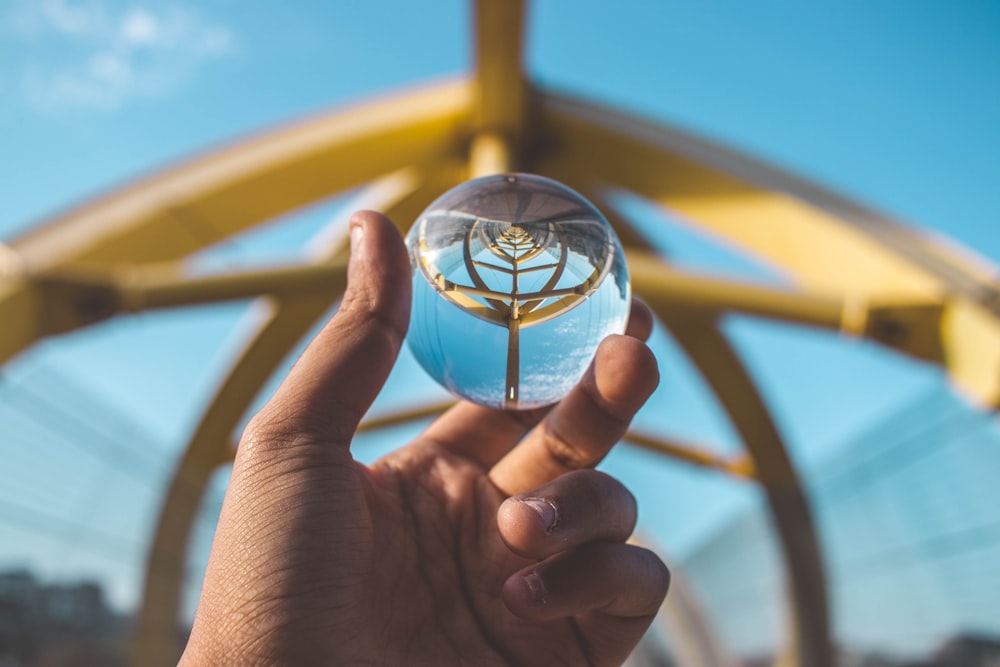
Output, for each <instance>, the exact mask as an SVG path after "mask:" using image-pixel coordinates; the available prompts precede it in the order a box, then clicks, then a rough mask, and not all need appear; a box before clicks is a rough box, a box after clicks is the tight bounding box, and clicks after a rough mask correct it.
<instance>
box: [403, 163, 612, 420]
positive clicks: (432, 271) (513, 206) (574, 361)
mask: <svg viewBox="0 0 1000 667" xmlns="http://www.w3.org/2000/svg"><path fill="white" fill-rule="evenodd" d="M406 244H407V247H408V249H409V253H410V261H411V262H412V265H413V312H412V316H411V320H410V332H409V335H408V336H407V340H408V342H409V346H410V349H411V350H412V352H413V354H414V356H415V357H416V359H417V360H418V361H419V362H420V364H421V365H422V366H423V367H424V369H425V370H426V371H427V372H428V373H429V374H430V375H431V376H432V377H433V378H434V379H435V380H437V381H438V382H439V383H441V384H442V385H443V386H444V387H445V388H447V389H448V390H449V391H451V392H452V393H454V394H456V395H458V396H459V397H461V398H464V399H467V400H469V401H473V402H475V403H479V404H481V405H486V406H490V407H495V408H508V409H526V408H534V407H540V406H543V405H548V404H550V403H554V402H556V401H558V400H560V399H561V398H563V397H564V396H565V395H566V394H567V393H568V392H569V390H570V389H572V387H573V385H575V384H576V383H577V381H578V380H579V379H580V378H581V377H582V376H583V373H584V372H585V371H586V370H587V366H588V365H589V364H590V361H591V359H592V358H593V356H594V352H595V351H596V350H597V346H598V344H599V343H600V342H601V340H603V339H604V337H605V336H608V335H609V334H615V333H623V332H624V331H625V325H626V323H627V320H628V314H629V305H630V286H629V279H628V269H627V267H626V265H625V253H624V252H623V250H622V247H621V243H620V242H619V241H618V237H617V236H616V235H615V232H614V230H613V229H612V228H611V225H610V224H608V221H607V220H606V219H605V218H604V216H603V215H601V213H600V211H598V210H597V209H596V208H595V207H594V205H593V204H591V203H590V202H589V201H587V200H586V199H584V198H583V197H582V196H581V195H579V194H578V193H576V192H575V191H573V190H571V189H570V188H568V187H566V186H565V185H562V184H561V183H557V182H556V181H553V180H551V179H548V178H543V177H541V176H534V175H531V174H498V175H494V176H486V177H483V178H477V179H474V180H471V181H468V182H466V183H463V184H461V185H459V186H458V187H456V188H453V189H451V190H449V191H448V192H446V193H445V194H443V195H442V196H441V197H439V198H438V199H437V200H435V201H434V203H432V204H431V205H430V206H429V207H428V208H427V210H425V211H424V212H423V213H422V214H421V215H420V217H419V218H418V219H417V221H416V223H415V224H414V225H413V227H412V228H411V229H410V232H409V234H408V235H407V238H406Z"/></svg>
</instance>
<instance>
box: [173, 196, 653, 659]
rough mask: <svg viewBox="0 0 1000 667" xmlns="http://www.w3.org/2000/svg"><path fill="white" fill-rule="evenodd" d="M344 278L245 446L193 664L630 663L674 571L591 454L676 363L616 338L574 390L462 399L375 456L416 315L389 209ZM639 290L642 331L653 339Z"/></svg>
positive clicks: (357, 243) (357, 245)
mask: <svg viewBox="0 0 1000 667" xmlns="http://www.w3.org/2000/svg"><path fill="white" fill-rule="evenodd" d="M351 229H352V235H351V238H352V256H351V262H350V266H349V269H348V283H349V286H348V289H347V292H346V293H345V295H344V298H343V300H342V302H341V306H340V308H339V310H338V312H337V314H336V315H335V316H334V317H333V318H332V319H331V320H330V322H329V323H328V324H327V325H326V327H325V328H324V329H323V331H322V332H321V333H320V334H319V335H318V336H317V338H316V339H315V340H314V341H313V342H312V343H311V344H310V346H309V348H308V349H307V350H306V351H305V353H304V354H303V355H302V357H301V358H300V359H299V361H298V362H297V363H296V365H295V367H294V368H293V369H292V371H291V372H290V373H289V376H288V377H287V379H286V380H285V382H284V383H283V384H282V385H281V387H280V388H279V389H278V391H277V392H276V393H275V395H274V397H273V398H272V399H271V401H270V402H269V403H268V404H267V405H266V406H265V407H264V408H263V409H262V410H261V411H260V413H258V414H257V415H256V416H255V417H254V418H253V419H252V420H251V423H250V424H249V426H248V427H247V429H246V432H245V433H244V436H243V439H242V441H241V443H240V447H239V451H238V453H237V456H236V462H235V464H234V467H233V473H232V479H231V482H230V485H229V489H228V491H227V493H226V499H225V502H224V503H223V507H222V515H221V517H220V519H219V525H218V530H217V533H216V537H215V543H214V545H213V548H212V555H211V558H210V560H209V565H208V571H207V573H206V577H205V584H204V589H203V593H202V598H201V604H200V606H199V609H198V614H197V617H196V620H195V625H194V629H193V631H192V635H191V640H190V642H189V643H188V646H187V649H186V651H185V654H184V657H183V659H182V664H184V665H195V664H198V665H213V666H216V665H251V664H268V665H272V664H281V665H312V664H323V665H348V664H352V665H353V664H365V665H435V666H437V665H457V664H469V665H517V666H519V667H524V666H531V665H545V666H550V665H612V664H615V665H616V664H620V663H621V662H622V661H623V660H624V659H625V658H626V657H627V656H628V654H629V652H630V651H631V650H632V647H633V646H634V645H635V644H636V642H638V640H639V638H640V637H641V636H642V634H643V633H644V632H645V630H646V628H647V627H648V626H649V623H650V622H651V620H652V618H653V616H654V615H655V614H656V612H657V610H658V608H659V606H660V604H661V602H662V600H663V598H664V596H665V595H666V591H667V585H668V580H669V574H668V572H667V570H666V567H665V566H664V565H663V563H662V562H661V561H660V560H659V559H658V558H657V557H656V556H655V555H654V554H652V553H651V552H649V551H647V550H645V549H641V548H639V547H635V546H632V545H629V544H626V543H625V540H626V539H627V538H628V536H629V535H630V533H631V532H632V529H633V527H634V524H635V520H636V507H635V501H634V500H633V498H632V496H631V495H630V494H629V492H628V491H626V490H625V488H624V487H623V486H622V485H621V484H620V483H618V482H617V481H615V480H614V479H612V478H611V477H609V476H607V475H605V474H603V473H600V472H597V471H595V470H593V469H592V467H593V466H594V465H595V464H596V463H597V462H598V461H600V460H601V459H602V458H603V456H604V455H605V454H606V453H607V451H608V450H609V449H610V448H611V447H612V446H613V445H614V443H615V442H617V441H618V439H619V438H620V437H621V436H622V435H623V434H624V432H625V429H626V428H627V426H628V424H629V421H630V420H631V418H632V417H633V415H634V414H635V412H636V411H637V410H638V409H639V407H640V406H641V405H642V404H643V403H644V402H645V400H646V399H647V398H648V396H649V394H650V393H652V391H653V389H654V388H655V387H656V384H657V382H658V380H659V375H658V372H657V370H656V362H655V360H654V358H653V356H652V354H651V353H650V352H649V349H648V348H647V347H646V346H645V345H644V344H643V343H642V342H641V341H640V340H639V339H638V338H635V337H629V336H612V337H610V338H608V339H607V340H605V341H604V342H603V343H602V345H601V347H600V348H599V350H598V352H597V355H596V358H595V361H594V363H593V364H592V366H591V368H590V371H589V372H588V373H587V375H586V376H585V377H584V379H583V380H581V382H580V383H579V385H578V386H577V387H576V388H575V389H574V390H573V391H572V393H571V394H570V395H569V396H567V397H566V398H565V399H564V400H563V401H562V402H561V403H559V404H558V405H556V406H555V407H552V408H546V409H541V410H535V411H528V412H503V411H496V410H490V409H487V408H483V407H479V406H476V405H472V404H468V403H460V404H458V405H456V406H455V407H454V408H452V409H451V410H450V411H448V412H447V413H446V414H444V415H442V416H441V417H440V418H439V419H438V420H437V421H435V422H434V423H433V424H432V425H431V426H430V427H429V428H428V429H427V430H426V431H425V432H424V433H423V434H422V435H421V436H419V437H418V438H417V439H416V440H415V441H414V442H412V443H410V444H409V445H407V446H405V447H403V448H402V449H400V450H398V451H396V452H394V453H392V454H390V455H389V456H386V457H385V458H383V459H381V460H380V461H378V462H377V463H375V464H374V465H372V466H371V467H366V466H364V465H362V464H360V463H357V462H355V461H354V460H353V458H352V457H351V452H350V449H349V446H350V443H351V438H352V437H353V435H354V431H355V429H356V427H357V425H358V422H359V421H360V420H361V418H362V416H363V415H364V413H365V412H366V410H367V409H368V407H369V406H370V404H371V402H372V401H373V400H374V398H375V396H376V394H377V393H378V391H379V390H380V388H381V387H382V384H383V383H384V382H385V379H386V377H387V376H388V373H389V370H390V369H391V367H392V365H393V363H394V362H395V359H396V355H397V353H398V351H399V347H400V345H401V343H402V341H403V338H404V335H405V332H406V327H407V322H408V318H409V306H410V304H409V289H410V288H409V285H410V275H409V262H408V261H407V257H406V250H405V248H404V246H403V244H402V241H401V239H400V237H399V233H398V232H397V231H396V229H395V228H394V227H393V226H392V224H391V223H390V222H389V221H388V219H386V218H385V217H384V216H382V215H380V214H377V213H372V212H363V213H359V214H356V215H355V216H354V217H353V218H352V221H351ZM651 322H652V319H651V316H650V315H649V312H648V311H647V310H645V308H644V307H638V308H635V307H634V308H633V315H632V322H631V324H630V333H633V334H635V335H637V336H639V337H642V338H644V337H646V336H648V335H649V330H650V328H651Z"/></svg>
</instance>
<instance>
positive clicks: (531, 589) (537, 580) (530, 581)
mask: <svg viewBox="0 0 1000 667" xmlns="http://www.w3.org/2000/svg"><path fill="white" fill-rule="evenodd" d="M524 585H525V586H527V587H528V597H529V598H531V601H532V602H534V603H535V604H537V605H543V604H545V602H546V596H547V595H548V594H549V592H548V591H547V590H545V582H544V581H542V577H541V575H540V574H538V571H537V570H532V571H531V572H529V573H527V574H526V575H524Z"/></svg>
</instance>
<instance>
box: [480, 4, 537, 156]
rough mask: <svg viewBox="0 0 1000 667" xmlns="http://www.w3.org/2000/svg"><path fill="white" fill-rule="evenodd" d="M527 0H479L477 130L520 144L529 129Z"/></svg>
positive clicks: (516, 144)
mask: <svg viewBox="0 0 1000 667" xmlns="http://www.w3.org/2000/svg"><path fill="white" fill-rule="evenodd" d="M524 14H525V8H524V2H523V0H476V2H475V18H474V20H475V35H476V41H475V67H476V75H475V102H474V104H475V110H474V112H473V116H472V120H473V125H474V131H475V132H477V133H480V132H483V133H493V134H497V135H499V136H500V137H502V138H503V140H504V141H507V142H513V145H515V146H519V144H520V142H521V140H522V139H523V138H524V135H525V133H526V129H527V127H526V126H527V118H528V111H529V109H528V105H529V97H530V94H529V88H528V83H527V81H526V79H525V76H524V69H523V65H522V62H521V57H522V56H521V54H522V53H524Z"/></svg>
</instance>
